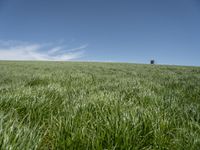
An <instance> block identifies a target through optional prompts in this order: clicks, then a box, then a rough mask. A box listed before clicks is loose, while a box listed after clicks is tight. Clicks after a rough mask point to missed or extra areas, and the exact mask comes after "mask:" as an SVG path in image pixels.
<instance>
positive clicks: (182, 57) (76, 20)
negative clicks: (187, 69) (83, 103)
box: [0, 0, 200, 66]
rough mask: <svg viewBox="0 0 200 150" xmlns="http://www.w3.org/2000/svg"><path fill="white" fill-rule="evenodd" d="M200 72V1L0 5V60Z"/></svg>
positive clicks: (21, 0) (9, 1)
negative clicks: (194, 69) (165, 67)
mask: <svg viewBox="0 0 200 150" xmlns="http://www.w3.org/2000/svg"><path fill="white" fill-rule="evenodd" d="M151 59H154V60H155V61H156V63H158V64H170V65H188V66H200V0H0V60H52V61H54V60H57V61H102V62H130V63H149V62H150V60H151Z"/></svg>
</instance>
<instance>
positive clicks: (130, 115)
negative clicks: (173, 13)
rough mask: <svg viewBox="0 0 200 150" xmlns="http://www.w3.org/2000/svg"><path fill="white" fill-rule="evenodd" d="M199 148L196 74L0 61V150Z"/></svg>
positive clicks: (191, 70)
mask: <svg viewBox="0 0 200 150" xmlns="http://www.w3.org/2000/svg"><path fill="white" fill-rule="evenodd" d="M199 148H200V67H178V66H159V65H136V64H125V63H124V64H123V63H81V62H9V61H1V62H0V149H2V150H6V149H9V150H15V149H19V150H23V149H26V150H28V149H38V150H40V149H47V150H48V149H83V150H86V149H99V150H101V149H109V150H111V149H148V150H150V149H163V150H164V149H166V150H167V149H169V150H179V149H180V150H182V149H186V150H190V149H193V150H197V149H199Z"/></svg>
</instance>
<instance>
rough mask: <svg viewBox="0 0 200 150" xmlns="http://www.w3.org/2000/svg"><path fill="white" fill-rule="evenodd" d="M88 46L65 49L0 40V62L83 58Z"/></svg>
mask: <svg viewBox="0 0 200 150" xmlns="http://www.w3.org/2000/svg"><path fill="white" fill-rule="evenodd" d="M87 47H88V44H83V45H80V46H79V47H72V48H69V49H66V48H65V46H64V45H63V44H62V45H58V44H52V43H51V44H50V46H49V45H48V44H45V43H44V44H37V43H36V44H35V43H29V42H22V41H2V40H0V60H51V61H67V60H75V59H79V58H80V57H83V55H84V51H85V49H86V48H87Z"/></svg>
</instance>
